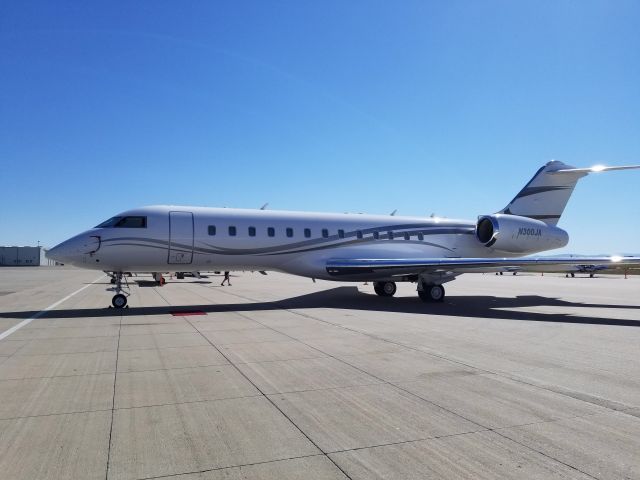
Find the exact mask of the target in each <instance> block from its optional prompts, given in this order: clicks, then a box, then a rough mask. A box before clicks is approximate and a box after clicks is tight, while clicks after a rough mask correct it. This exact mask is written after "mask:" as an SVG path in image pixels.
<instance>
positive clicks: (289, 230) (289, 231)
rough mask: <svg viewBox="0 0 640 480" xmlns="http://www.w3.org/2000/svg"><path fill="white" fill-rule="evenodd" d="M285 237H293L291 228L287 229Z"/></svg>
mask: <svg viewBox="0 0 640 480" xmlns="http://www.w3.org/2000/svg"><path fill="white" fill-rule="evenodd" d="M287 237H289V238H291V237H293V228H287Z"/></svg>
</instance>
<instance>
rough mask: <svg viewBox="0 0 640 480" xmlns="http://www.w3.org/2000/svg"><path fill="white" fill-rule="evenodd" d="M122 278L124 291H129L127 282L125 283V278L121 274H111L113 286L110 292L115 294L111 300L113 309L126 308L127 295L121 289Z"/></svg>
mask: <svg viewBox="0 0 640 480" xmlns="http://www.w3.org/2000/svg"><path fill="white" fill-rule="evenodd" d="M123 278H124V283H125V286H126V289H127V290H128V289H129V282H128V281H127V277H125V276H124V275H123V274H122V272H113V277H112V281H111V283H113V284H114V285H115V287H113V288H112V289H111V290H112V291H114V292H116V294H115V295H114V296H113V298H112V299H111V305H113V308H125V307H126V306H127V296H128V295H129V294H128V293H126V294H125V290H124V288H122V279H123Z"/></svg>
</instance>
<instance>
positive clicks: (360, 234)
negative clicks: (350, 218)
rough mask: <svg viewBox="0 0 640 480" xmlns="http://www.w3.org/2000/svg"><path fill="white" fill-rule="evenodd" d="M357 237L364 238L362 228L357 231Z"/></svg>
mask: <svg viewBox="0 0 640 480" xmlns="http://www.w3.org/2000/svg"><path fill="white" fill-rule="evenodd" d="M356 238H362V230H358V231H357V232H356Z"/></svg>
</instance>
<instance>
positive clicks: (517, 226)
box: [48, 161, 640, 308]
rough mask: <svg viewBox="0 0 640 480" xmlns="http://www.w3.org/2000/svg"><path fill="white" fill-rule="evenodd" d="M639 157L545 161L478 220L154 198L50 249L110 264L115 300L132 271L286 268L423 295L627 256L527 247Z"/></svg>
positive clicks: (93, 264) (560, 234)
mask: <svg viewBox="0 0 640 480" xmlns="http://www.w3.org/2000/svg"><path fill="white" fill-rule="evenodd" d="M637 168H640V165H633V166H622V167H605V166H595V167H591V168H574V167H571V166H569V165H565V164H564V163H562V162H559V161H551V162H549V163H547V164H546V165H544V166H542V167H541V168H540V169H539V170H538V171H537V172H536V174H535V175H534V176H533V178H532V179H531V180H530V181H529V183H527V184H526V185H525V186H524V188H523V189H522V190H520V192H519V193H518V194H517V195H516V196H515V197H514V198H513V200H512V201H511V202H510V203H509V204H508V205H507V206H506V207H505V208H503V209H502V210H500V211H498V212H496V213H493V214H488V215H480V216H479V217H478V218H477V220H475V221H472V220H452V219H448V218H439V217H426V218H423V217H402V216H395V215H393V216H389V215H365V214H329V213H311V212H290V211H273V210H266V209H259V210H245V209H232V208H206V207H182V206H171V205H160V206H149V207H142V208H136V209H133V210H128V211H125V212H122V213H120V214H118V215H116V216H114V217H112V218H110V219H108V220H106V221H104V222H102V223H100V224H98V225H97V226H96V227H94V228H92V229H89V230H87V231H85V232H83V233H81V234H79V235H75V236H74V237H72V238H70V239H68V240H66V241H64V242H62V243H61V244H59V245H57V246H56V247H54V248H52V249H51V250H49V253H48V256H49V257H50V258H52V259H53V260H56V261H58V262H62V263H65V264H72V265H75V266H77V267H81V268H87V269H95V270H103V271H105V272H108V273H110V274H111V275H113V278H114V279H115V286H114V287H113V289H112V290H113V291H115V295H114V296H113V298H112V302H111V303H112V305H113V307H115V308H123V307H125V306H126V305H127V296H128V295H129V293H128V288H126V285H124V286H123V277H124V279H125V283H126V277H125V276H124V272H134V273H135V272H138V273H152V274H153V275H154V277H155V278H156V280H158V281H161V280H162V274H166V273H168V272H185V271H186V272H193V271H198V272H210V271H216V270H217V271H224V270H229V271H233V270H252V271H260V272H264V271H280V272H285V273H290V274H294V275H299V276H303V277H309V278H312V279H324V280H337V281H351V282H373V285H374V290H375V292H376V293H377V294H378V295H380V296H383V297H391V296H393V295H394V294H395V293H396V283H397V282H414V283H416V285H417V293H418V296H419V297H420V298H421V299H422V300H424V301H426V302H441V301H443V299H444V297H445V289H444V287H443V285H444V284H445V283H447V282H450V281H452V280H454V279H455V278H456V277H457V276H458V275H461V274H463V273H472V272H483V273H486V272H520V271H545V269H547V268H549V267H555V268H559V267H560V268H562V267H564V266H566V267H571V266H573V265H584V264H589V265H604V266H611V265H617V266H620V267H622V266H630V265H637V264H639V263H640V257H633V258H629V257H580V258H575V257H553V258H543V257H530V256H529V255H532V254H535V253H539V252H543V251H547V250H552V249H556V248H561V247H564V246H565V245H567V243H568V241H569V235H568V234H567V232H566V231H564V230H562V229H561V228H559V227H557V223H558V220H559V219H560V216H561V215H562V212H563V211H564V209H565V206H566V204H567V202H568V200H569V197H570V196H571V194H572V192H573V189H574V188H575V186H576V184H577V182H578V180H579V179H581V178H582V177H584V176H586V175H588V174H590V173H594V172H604V171H611V170H629V169H637Z"/></svg>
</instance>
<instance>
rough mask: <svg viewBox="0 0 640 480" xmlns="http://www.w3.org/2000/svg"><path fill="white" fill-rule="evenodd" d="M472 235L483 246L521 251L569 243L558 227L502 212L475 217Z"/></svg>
mask: <svg viewBox="0 0 640 480" xmlns="http://www.w3.org/2000/svg"><path fill="white" fill-rule="evenodd" d="M476 238H477V239H478V240H479V241H480V242H481V243H482V244H483V245H484V246H485V247H489V248H493V249H495V250H499V251H501V252H509V253H522V254H526V253H535V252H541V251H543V250H552V249H554V248H561V247H564V246H565V245H566V244H567V243H569V235H568V234H567V232H565V231H564V230H562V229H561V228H558V227H554V226H552V225H547V224H546V223H544V222H542V221H540V220H535V219H533V218H528V217H520V216H518V215H506V214H503V213H496V214H495V215H486V216H482V217H479V218H478V223H477V224H476Z"/></svg>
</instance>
